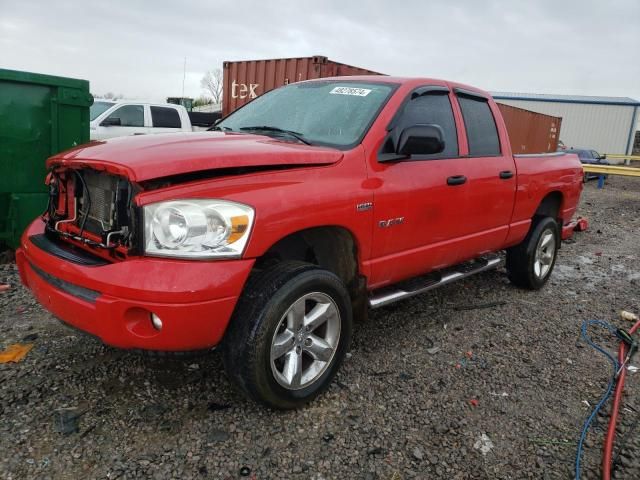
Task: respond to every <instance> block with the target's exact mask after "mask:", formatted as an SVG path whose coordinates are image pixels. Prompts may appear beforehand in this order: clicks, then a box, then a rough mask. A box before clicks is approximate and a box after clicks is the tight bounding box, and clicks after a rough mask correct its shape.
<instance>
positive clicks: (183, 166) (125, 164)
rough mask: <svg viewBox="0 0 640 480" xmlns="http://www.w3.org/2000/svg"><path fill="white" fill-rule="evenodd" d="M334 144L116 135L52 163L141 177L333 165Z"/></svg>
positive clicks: (204, 135) (209, 135)
mask: <svg viewBox="0 0 640 480" xmlns="http://www.w3.org/2000/svg"><path fill="white" fill-rule="evenodd" d="M342 156H343V154H342V152H341V151H339V150H335V149H332V148H326V147H315V146H309V145H304V144H301V143H293V142H284V141H278V140H275V139H273V138H270V137H266V136H262V135H248V134H234V133H223V132H194V133H170V134H155V135H136V136H131V137H121V138H113V139H109V140H103V141H97V142H91V143H87V144H85V145H81V146H79V147H76V148H73V149H71V150H67V151H65V152H62V153H59V154H57V155H55V156H54V157H52V158H50V159H49V161H48V162H47V165H48V166H53V165H68V166H71V167H81V166H88V167H91V168H97V169H104V170H108V171H111V172H113V173H119V174H122V175H126V176H127V177H128V178H129V179H130V180H133V181H137V182H142V181H146V180H152V179H156V178H161V177H169V176H172V175H179V174H185V173H192V172H199V171H207V170H214V169H221V168H234V167H269V166H273V167H280V166H283V165H300V166H304V165H329V164H332V163H336V162H338V161H340V159H342Z"/></svg>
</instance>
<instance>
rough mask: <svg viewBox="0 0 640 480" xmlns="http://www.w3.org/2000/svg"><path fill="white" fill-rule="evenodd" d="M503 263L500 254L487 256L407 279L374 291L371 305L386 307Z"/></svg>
mask: <svg viewBox="0 0 640 480" xmlns="http://www.w3.org/2000/svg"><path fill="white" fill-rule="evenodd" d="M501 263H502V257H500V256H498V255H492V256H485V257H480V258H478V259H476V260H472V261H470V262H465V263H461V264H460V265H456V266H454V267H450V268H447V269H444V270H441V271H437V272H432V273H429V274H427V275H423V276H421V277H416V278H412V279H409V280H405V281H403V282H400V283H398V284H396V285H391V286H389V287H384V288H381V289H380V290H376V291H374V292H372V294H371V295H370V296H369V306H370V307H371V308H379V307H384V306H385V305H389V304H390V303H393V302H397V301H398V300H402V299H405V298H409V297H413V296H415V295H418V294H420V293H423V292H427V291H429V290H433V289H434V288H438V287H442V286H443V285H447V284H449V283H453V282H456V281H458V280H462V279H463V278H467V277H470V276H471V275H475V274H476V273H480V272H484V271H486V270H491V269H494V268H497V267H499V266H500V264H501Z"/></svg>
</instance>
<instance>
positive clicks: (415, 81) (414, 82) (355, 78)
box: [305, 75, 491, 97]
mask: <svg viewBox="0 0 640 480" xmlns="http://www.w3.org/2000/svg"><path fill="white" fill-rule="evenodd" d="M327 80H331V81H342V82H368V83H396V84H401V85H409V86H415V87H419V86H424V85H446V86H449V87H450V88H459V89H462V90H469V91H472V92H476V93H479V94H482V95H484V96H487V97H490V96H491V94H490V93H489V92H488V91H486V90H482V89H481V88H478V87H474V86H472V85H466V84H464V83H458V82H452V81H450V80H443V79H440V78H428V77H392V76H388V75H352V76H344V77H325V78H316V79H312V80H305V81H306V82H322V81H327Z"/></svg>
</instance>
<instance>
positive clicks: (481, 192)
mask: <svg viewBox="0 0 640 480" xmlns="http://www.w3.org/2000/svg"><path fill="white" fill-rule="evenodd" d="M455 93H456V99H457V103H458V106H459V109H460V113H461V116H462V120H463V123H464V130H465V133H466V143H467V149H468V151H467V152H466V158H465V166H464V172H463V173H462V174H463V175H465V176H466V177H467V179H468V181H467V184H468V189H469V201H468V204H467V206H468V210H467V212H466V214H465V220H466V221H467V222H468V223H467V232H468V234H469V235H472V237H470V238H469V242H468V247H469V251H471V252H472V253H473V256H477V255H479V254H482V253H486V252H491V251H495V250H498V249H500V248H501V247H502V246H503V244H504V241H505V239H506V237H507V234H508V230H509V223H510V222H511V217H512V214H513V207H514V202H515V194H516V187H517V175H516V173H517V172H516V167H515V162H514V159H513V155H512V154H511V149H510V148H509V139H508V137H507V132H506V129H505V128H502V129H499V128H498V122H497V121H496V119H497V118H500V119H501V118H502V117H500V111H499V110H498V108H497V106H496V105H495V103H493V102H490V101H489V99H488V98H486V97H484V96H482V95H481V94H478V93H476V92H469V91H466V90H463V89H455ZM499 132H502V134H500V133H499Z"/></svg>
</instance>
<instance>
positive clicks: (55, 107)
mask: <svg viewBox="0 0 640 480" xmlns="http://www.w3.org/2000/svg"><path fill="white" fill-rule="evenodd" d="M92 104H93V97H92V96H91V94H90V93H89V82H87V81H86V80H76V79H73V78H64V77H54V76H50V75H40V74H35V73H28V72H17V71H14V70H3V69H0V132H1V133H0V243H2V244H4V245H8V246H10V247H16V246H17V244H18V242H19V239H20V235H21V234H22V231H23V230H24V228H25V227H26V226H27V224H28V223H29V222H31V221H32V220H33V219H34V218H36V217H38V215H41V214H42V213H43V212H44V211H45V209H46V206H47V199H48V193H47V187H46V186H45V184H44V181H45V176H46V173H47V171H46V166H45V161H46V159H47V158H48V157H50V156H51V155H53V154H56V153H58V152H60V151H62V150H66V149H68V148H71V147H73V146H75V145H79V144H81V143H86V142H88V141H89V107H90V106H91V105H92Z"/></svg>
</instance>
